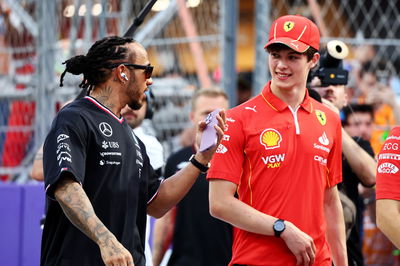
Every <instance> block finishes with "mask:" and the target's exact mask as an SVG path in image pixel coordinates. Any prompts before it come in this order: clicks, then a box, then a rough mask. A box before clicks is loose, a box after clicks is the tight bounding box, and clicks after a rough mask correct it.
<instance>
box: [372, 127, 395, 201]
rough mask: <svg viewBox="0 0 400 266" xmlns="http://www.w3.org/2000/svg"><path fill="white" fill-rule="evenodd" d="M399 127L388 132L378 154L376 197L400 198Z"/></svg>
mask: <svg viewBox="0 0 400 266" xmlns="http://www.w3.org/2000/svg"><path fill="white" fill-rule="evenodd" d="M399 168H400V127H395V128H393V129H392V131H391V132H390V134H389V136H388V137H387V139H386V141H385V143H384V144H383V146H382V149H381V152H380V153H379V155H378V168H377V174H376V199H393V200H400V171H399Z"/></svg>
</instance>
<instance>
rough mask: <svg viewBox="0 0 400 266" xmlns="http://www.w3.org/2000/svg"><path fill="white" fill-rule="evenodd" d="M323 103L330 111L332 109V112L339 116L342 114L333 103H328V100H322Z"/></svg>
mask: <svg viewBox="0 0 400 266" xmlns="http://www.w3.org/2000/svg"><path fill="white" fill-rule="evenodd" d="M322 103H323V104H324V105H325V106H326V107H328V108H329V109H331V110H332V111H334V112H335V113H337V114H339V113H340V110H339V109H338V108H337V107H336V106H335V105H333V103H331V102H330V101H328V100H327V99H324V98H322Z"/></svg>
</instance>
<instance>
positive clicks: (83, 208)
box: [55, 178, 120, 253]
mask: <svg viewBox="0 0 400 266" xmlns="http://www.w3.org/2000/svg"><path fill="white" fill-rule="evenodd" d="M55 196H56V199H57V201H58V202H59V204H60V206H61V207H62V209H63V211H64V213H65V215H66V216H67V217H68V219H69V220H70V221H71V223H72V224H73V225H75V226H76V227H77V228H78V229H79V230H81V231H82V232H83V233H84V234H85V235H87V236H88V237H89V238H90V239H92V240H93V241H95V242H96V243H99V242H101V243H104V244H105V245H112V244H113V242H112V241H111V240H113V239H114V236H113V235H112V233H111V232H110V231H109V230H108V229H107V228H106V227H105V226H104V224H103V223H102V222H101V221H100V220H99V218H98V217H97V216H96V214H95V212H94V209H93V206H92V204H91V203H90V201H89V199H88V197H87V195H86V193H85V191H84V190H83V188H82V187H81V186H80V185H79V184H78V183H76V182H74V181H73V182H72V183H71V181H70V180H69V179H66V178H64V179H62V180H60V184H59V185H58V187H57V189H56V192H55ZM114 251H115V252H116V253H118V251H120V250H117V248H114Z"/></svg>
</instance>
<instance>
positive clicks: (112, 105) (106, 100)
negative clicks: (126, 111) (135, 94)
mask: <svg viewBox="0 0 400 266" xmlns="http://www.w3.org/2000/svg"><path fill="white" fill-rule="evenodd" d="M118 95H119V94H118V93H116V91H115V90H114V89H113V88H112V87H111V86H110V85H109V84H107V83H106V84H102V85H98V86H96V87H95V88H94V89H93V90H92V91H91V92H90V96H91V97H93V98H95V99H96V100H97V101H98V102H100V103H101V104H102V105H104V106H105V107H107V108H108V109H109V110H110V111H111V112H113V113H114V114H115V115H116V116H118V117H119V116H121V109H122V107H123V106H122V104H120V101H119V98H118Z"/></svg>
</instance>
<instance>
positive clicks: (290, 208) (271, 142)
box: [207, 83, 342, 265]
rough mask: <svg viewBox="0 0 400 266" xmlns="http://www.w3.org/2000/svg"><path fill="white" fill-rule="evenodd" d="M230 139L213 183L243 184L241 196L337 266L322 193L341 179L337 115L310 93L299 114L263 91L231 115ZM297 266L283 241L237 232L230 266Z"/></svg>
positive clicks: (215, 165)
mask: <svg viewBox="0 0 400 266" xmlns="http://www.w3.org/2000/svg"><path fill="white" fill-rule="evenodd" d="M227 126H228V129H227V130H226V132H225V136H224V138H223V141H222V142H221V144H220V146H219V147H218V149H217V152H216V154H215V155H214V158H213V160H212V162H211V168H210V170H209V172H208V175H207V178H208V179H214V178H215V179H224V180H228V181H230V182H233V183H235V184H237V185H238V191H237V192H238V196H239V199H240V200H241V201H243V202H245V203H246V204H248V205H250V206H252V207H253V208H255V209H257V210H259V211H261V212H263V213H265V214H268V215H272V216H274V217H277V218H280V219H284V220H288V221H290V222H292V223H293V224H294V225H296V226H297V227H298V228H299V229H300V230H302V231H303V232H305V233H307V234H308V235H310V236H311V237H312V238H313V239H314V243H315V245H316V248H317V251H316V264H315V265H332V262H331V258H330V257H331V254H330V249H329V247H328V243H327V241H326V237H325V231H326V222H325V218H324V208H323V202H324V192H325V190H326V189H327V188H330V187H333V186H335V185H336V184H337V183H339V182H341V180H342V155H341V152H342V150H341V124H340V120H339V117H338V115H337V114H335V113H334V112H332V111H331V110H329V109H328V108H327V107H325V106H324V105H322V104H321V103H319V102H317V101H315V100H314V99H312V98H311V97H309V96H308V93H307V94H306V97H305V99H304V101H303V103H302V104H301V105H300V106H299V108H298V109H297V110H293V111H292V110H291V108H289V107H288V105H287V104H286V103H284V102H283V101H282V100H280V99H279V98H278V97H276V96H275V95H273V94H272V92H271V89H270V83H268V84H267V85H266V86H265V88H264V89H263V91H262V93H261V94H260V95H258V96H256V97H255V98H253V99H251V100H249V101H247V102H246V103H244V104H242V105H240V106H237V107H235V108H233V109H231V110H228V112H227ZM235 263H237V264H248V265H295V264H296V259H295V256H294V255H293V254H292V253H291V251H290V250H289V249H288V248H287V246H286V244H285V242H284V241H283V240H282V239H281V238H276V237H275V236H265V235H260V234H255V233H250V232H247V231H244V230H241V229H238V228H235V230H234V243H233V254H232V260H231V262H230V265H232V264H235Z"/></svg>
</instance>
